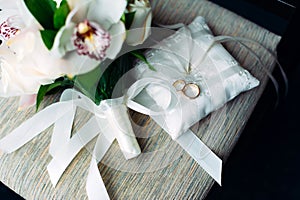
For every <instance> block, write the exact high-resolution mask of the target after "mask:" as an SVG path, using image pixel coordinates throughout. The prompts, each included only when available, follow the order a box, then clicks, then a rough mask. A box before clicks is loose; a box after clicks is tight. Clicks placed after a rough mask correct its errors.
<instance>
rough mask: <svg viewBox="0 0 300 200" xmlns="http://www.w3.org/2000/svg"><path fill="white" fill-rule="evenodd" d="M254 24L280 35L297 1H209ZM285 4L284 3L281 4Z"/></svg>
mask: <svg viewBox="0 0 300 200" xmlns="http://www.w3.org/2000/svg"><path fill="white" fill-rule="evenodd" d="M211 1H212V2H214V3H216V4H219V5H220V6H222V7H224V8H227V9H229V10H231V11H233V12H234V13H237V14H239V15H241V16H243V17H245V18H247V19H249V20H251V21H253V22H254V23H256V24H258V25H260V26H262V27H264V28H266V29H268V30H270V31H272V32H273V33H276V34H278V35H282V34H283V33H284V32H285V30H286V28H287V26H288V23H289V20H290V19H291V16H292V14H293V12H294V11H295V6H296V4H297V1H298V0H289V1H287V0H284V1H278V0H211ZM283 2H286V3H283Z"/></svg>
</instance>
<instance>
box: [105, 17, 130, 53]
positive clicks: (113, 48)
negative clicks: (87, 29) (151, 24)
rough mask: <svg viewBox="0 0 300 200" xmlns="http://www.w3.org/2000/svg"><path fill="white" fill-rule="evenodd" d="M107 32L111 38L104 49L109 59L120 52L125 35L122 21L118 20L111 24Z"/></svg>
mask: <svg viewBox="0 0 300 200" xmlns="http://www.w3.org/2000/svg"><path fill="white" fill-rule="evenodd" d="M109 33H110V35H111V38H112V39H111V44H110V47H109V48H108V49H107V51H106V56H107V57H108V58H110V59H114V58H115V57H116V56H117V54H118V53H119V52H120V50H121V48H122V46H123V42H124V40H125V37H126V29H125V25H124V23H123V22H121V21H120V22H119V23H116V24H114V25H112V27H111V29H110V30H109Z"/></svg>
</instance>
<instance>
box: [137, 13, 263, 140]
mask: <svg viewBox="0 0 300 200" xmlns="http://www.w3.org/2000/svg"><path fill="white" fill-rule="evenodd" d="M213 41H214V37H213V35H212V33H211V31H210V29H209V27H208V26H207V24H206V23H205V20H204V18H203V17H200V16H199V17H197V18H196V19H195V20H194V21H193V22H192V23H191V24H190V25H188V26H187V27H183V28H181V29H179V30H178V31H177V32H176V33H175V34H173V35H171V36H170V37H168V38H166V39H164V40H163V41H161V42H160V43H159V44H158V45H156V46H155V47H153V49H151V50H150V51H148V52H147V53H146V57H147V60H148V62H149V63H150V64H151V65H152V66H153V67H154V68H155V69H156V71H152V70H150V69H149V67H148V66H147V65H146V64H145V63H142V62H139V63H138V64H137V65H136V66H135V70H136V73H137V77H138V78H139V79H142V78H147V77H155V78H157V79H160V80H163V81H165V83H166V84H161V83H160V84H155V83H153V84H151V85H149V86H148V87H147V88H146V89H145V90H144V91H142V92H141V93H140V94H139V95H138V96H137V97H136V99H135V100H136V101H138V102H139V103H141V104H143V105H145V106H147V107H149V108H151V109H158V108H160V109H164V110H165V112H164V114H161V115H153V116H151V117H152V118H153V119H154V120H155V121H156V122H157V123H158V124H159V125H160V126H162V127H163V128H164V129H165V131H167V132H168V133H169V134H170V135H171V136H172V138H173V139H176V138H178V137H179V136H180V135H181V134H183V133H185V132H186V131H187V130H188V129H189V128H190V127H191V126H192V125H194V124H195V123H196V122H198V121H199V120H201V119H202V118H204V117H205V116H207V115H208V114H209V113H211V112H212V111H214V110H216V109H218V108H220V107H222V106H223V105H224V104H225V103H226V102H228V101H229V100H231V99H233V98H234V97H236V96H237V95H238V94H240V93H241V92H244V91H247V90H250V89H252V88H254V87H256V86H258V85H259V81H258V80H257V79H256V78H254V77H253V76H252V75H251V74H250V73H249V72H248V71H247V70H245V69H244V68H242V67H241V66H240V65H239V64H238V62H237V61H236V60H235V59H234V58H233V57H232V56H231V55H230V54H229V53H228V52H227V51H226V50H225V48H224V47H223V46H222V45H221V44H215V45H213V46H212V47H211V48H210V50H209V51H208V52H207V50H208V48H209V47H210V46H211V44H212V43H213ZM205 52H207V53H205ZM189 68H190V69H189ZM177 80H184V81H185V82H186V83H194V84H196V85H198V86H199V88H200V95H199V96H198V97H197V98H195V99H190V98H188V97H187V96H186V95H184V94H183V92H182V91H177V92H176V91H175V90H174V88H170V85H171V87H173V86H172V84H173V83H174V82H175V81H177ZM174 91H175V92H174ZM170 107H171V108H172V109H167V108H170Z"/></svg>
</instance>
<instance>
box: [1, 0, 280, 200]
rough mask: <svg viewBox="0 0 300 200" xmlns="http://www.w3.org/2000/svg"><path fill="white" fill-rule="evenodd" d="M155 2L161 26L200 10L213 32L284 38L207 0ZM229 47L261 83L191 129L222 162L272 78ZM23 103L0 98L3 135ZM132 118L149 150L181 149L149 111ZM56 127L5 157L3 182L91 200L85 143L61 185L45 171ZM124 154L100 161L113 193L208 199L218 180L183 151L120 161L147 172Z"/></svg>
mask: <svg viewBox="0 0 300 200" xmlns="http://www.w3.org/2000/svg"><path fill="white" fill-rule="evenodd" d="M152 6H153V8H154V21H155V22H159V23H161V24H172V23H178V22H184V23H189V22H191V21H192V20H193V19H194V18H195V17H196V16H197V15H201V16H203V17H205V18H206V20H207V22H208V25H209V26H210V28H211V29H212V31H213V32H214V34H215V35H231V36H240V37H246V38H251V39H254V40H256V41H258V42H260V43H262V44H264V45H266V46H267V47H269V48H270V49H275V48H276V45H277V44H278V42H279V40H280V37H279V36H277V35H275V34H273V33H271V32H269V31H267V30H265V29H263V28H261V27H259V26H257V25H255V24H254V23H252V22H250V21H248V20H245V19H243V18H242V17H240V16H238V15H236V14H234V13H232V12H230V11H228V10H226V9H223V8H221V7H219V6H217V5H215V4H213V3H211V2H209V1H193V0H188V1H187V0H185V1H179V0H164V1H152ZM226 48H227V49H228V50H229V51H230V53H232V54H233V56H234V57H235V58H237V60H238V61H239V62H240V63H241V65H242V66H244V67H245V68H246V69H248V70H249V71H251V73H252V74H254V75H255V76H256V77H257V78H258V79H259V80H260V81H261V85H260V86H259V87H258V88H256V89H254V90H252V91H249V92H247V93H243V94H241V95H239V96H238V97H237V98H236V99H234V100H233V101H231V102H229V103H228V104H226V106H224V107H223V108H221V109H220V110H218V111H216V112H214V113H213V114H211V115H209V116H208V117H206V118H205V119H204V120H202V121H201V122H199V123H197V124H196V125H195V126H194V127H193V130H194V132H196V133H197V135H198V137H199V138H201V140H202V141H203V142H204V143H205V144H207V146H209V147H210V148H211V149H212V150H213V151H214V152H215V153H216V154H217V155H218V156H220V157H221V158H222V159H223V160H224V161H225V160H226V158H227V157H228V156H229V154H230V152H231V150H232V148H233V147H234V145H235V143H236V142H237V140H238V138H239V136H240V134H241V133H242V130H243V128H244V126H245V124H246V122H247V120H248V118H249V116H250V115H251V113H252V111H253V109H254V107H255V105H256V103H257V101H258V99H259V98H260V96H261V94H262V92H263V91H264V88H265V85H266V82H267V80H268V78H267V76H266V75H265V74H264V73H263V72H262V70H261V68H259V67H251V66H252V65H253V62H254V59H253V57H251V56H250V55H249V53H248V51H247V50H245V49H241V48H240V47H239V46H238V45H235V44H229V45H226ZM253 48H254V49H255V52H256V53H258V54H259V55H261V57H262V58H263V61H264V62H266V63H267V66H268V68H269V69H270V70H271V69H273V67H274V59H273V58H271V57H270V56H269V55H268V54H267V53H266V52H265V51H264V50H263V49H261V48H258V47H255V46H254V47H253ZM57 100H58V96H51V97H49V98H48V99H47V101H46V103H45V104H44V106H46V105H47V104H50V103H51V102H53V101H57ZM17 103H18V102H17V99H16V98H10V99H3V98H1V99H0V105H1V106H0V113H1V118H0V138H2V137H4V136H5V135H7V134H9V133H10V132H11V131H12V130H13V129H14V128H15V127H16V126H18V125H20V124H21V123H22V122H23V121H24V120H26V119H28V118H29V117H30V116H32V115H33V114H34V113H35V111H34V109H29V110H26V111H21V112H18V111H17ZM77 116H78V117H77V122H76V125H75V127H74V129H75V130H76V129H77V127H80V126H81V125H82V124H83V123H84V122H86V120H87V119H88V117H89V114H88V113H85V112H84V111H79V112H78V113H77ZM131 117H132V124H134V130H135V132H136V134H143V135H145V134H146V135H150V136H152V137H150V138H148V139H139V143H140V145H141V148H142V150H143V152H151V151H155V150H157V149H161V148H163V147H164V146H166V147H168V148H169V147H170V149H172V148H175V149H178V148H177V147H176V144H175V142H173V141H172V140H171V138H170V137H169V136H168V135H167V134H166V133H164V131H162V129H161V128H159V127H158V126H157V125H156V124H155V123H154V122H153V121H152V120H151V119H149V118H148V117H147V116H143V115H141V114H138V113H134V112H131ZM51 132H52V127H51V128H49V129H47V131H45V132H43V133H42V134H41V135H40V136H38V137H36V138H35V139H34V140H32V141H31V142H30V143H28V144H26V145H25V146H24V147H22V148H21V149H19V150H18V151H16V152H14V153H12V154H9V155H1V156H0V162H1V165H0V180H1V181H2V182H3V183H4V184H6V185H7V186H9V187H10V188H12V189H13V190H14V191H15V192H17V193H18V194H20V195H21V196H23V197H24V198H26V199H87V196H86V191H85V183H86V177H87V171H88V166H89V161H90V159H91V155H90V153H89V151H90V149H89V148H86V149H83V150H82V151H81V152H80V153H79V155H78V156H77V157H76V158H75V159H74V160H73V162H72V163H71V165H70V166H69V167H68V169H67V171H66V172H65V174H64V175H63V177H62V179H61V180H60V182H59V183H58V185H57V187H56V188H53V186H52V184H51V182H50V179H49V176H48V174H47V171H46V166H47V165H48V163H49V162H50V160H51V157H50V155H49V154H48V148H49V143H50V136H51ZM92 143H93V142H92ZM168 145H170V146H168ZM122 159H123V158H122V155H121V153H120V150H119V148H118V146H117V143H116V142H115V143H114V145H113V146H112V147H111V148H110V150H109V152H108V153H107V155H106V156H105V158H104V161H103V163H104V164H103V163H100V164H99V170H100V172H101V175H102V177H103V180H104V183H105V185H106V188H107V190H108V193H109V195H110V197H111V198H112V199H203V198H204V197H205V196H206V194H207V192H208V191H209V189H210V188H211V186H212V184H213V183H214V181H213V180H212V178H211V177H209V175H208V174H206V173H205V172H204V171H203V169H202V168H201V167H200V166H198V165H197V163H196V162H195V161H194V160H193V159H192V158H191V157H190V156H189V155H188V154H186V153H184V152H180V155H179V156H178V155H177V154H176V155H174V158H173V160H172V162H169V164H168V165H167V166H165V167H161V165H162V164H163V163H164V161H165V160H166V159H169V157H168V158H167V157H163V156H162V157H159V158H154V159H153V160H151V162H152V163H155V164H157V166H158V169H157V170H156V171H154V172H146V173H132V172H126V170H125V171H124V170H116V168H118V167H117V166H119V167H120V169H128V168H130V169H131V171H138V170H141V166H138V163H135V161H134V160H131V161H128V162H124V164H123V165H122V166H121V165H120V160H122ZM144 170H145V169H144ZM149 170H150V169H149Z"/></svg>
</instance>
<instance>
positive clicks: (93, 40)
mask: <svg viewBox="0 0 300 200" xmlns="http://www.w3.org/2000/svg"><path fill="white" fill-rule="evenodd" d="M72 41H73V44H74V46H75V47H76V51H77V53H78V54H79V55H87V56H89V57H90V58H93V59H96V60H99V61H102V60H103V59H104V58H105V57H106V51H107V49H108V48H109V47H110V44H111V36H110V34H109V32H108V31H106V30H104V29H103V28H102V27H101V26H100V25H99V24H97V23H95V22H91V21H88V20H85V21H83V22H80V23H79V24H77V26H76V28H75V30H74V34H73V37H72Z"/></svg>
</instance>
